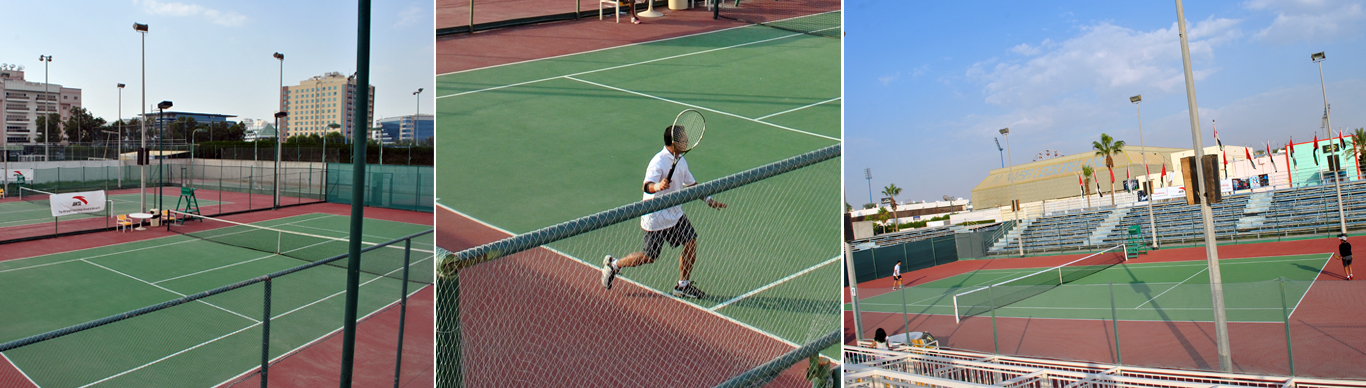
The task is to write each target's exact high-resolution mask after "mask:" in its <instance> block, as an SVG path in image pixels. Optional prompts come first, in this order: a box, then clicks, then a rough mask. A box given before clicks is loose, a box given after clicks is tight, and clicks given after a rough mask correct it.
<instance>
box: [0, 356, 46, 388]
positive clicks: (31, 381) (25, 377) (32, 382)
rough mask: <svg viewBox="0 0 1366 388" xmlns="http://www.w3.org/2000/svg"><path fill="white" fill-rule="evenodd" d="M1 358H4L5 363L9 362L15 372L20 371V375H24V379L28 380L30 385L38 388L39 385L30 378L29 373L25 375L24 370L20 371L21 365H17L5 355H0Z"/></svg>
mask: <svg viewBox="0 0 1366 388" xmlns="http://www.w3.org/2000/svg"><path fill="white" fill-rule="evenodd" d="M0 357H4V358H5V362H8V363H9V364H10V365H11V366H13V367H14V370H17V371H19V374H21V375H24V379H27V380H28V383H29V384H33V386H35V387H37V386H38V383H37V382H34V381H33V378H32V377H28V373H25V372H24V370H23V369H19V365H15V364H14V360H11V359H10V358H9V356H6V355H5V354H4V353H0Z"/></svg>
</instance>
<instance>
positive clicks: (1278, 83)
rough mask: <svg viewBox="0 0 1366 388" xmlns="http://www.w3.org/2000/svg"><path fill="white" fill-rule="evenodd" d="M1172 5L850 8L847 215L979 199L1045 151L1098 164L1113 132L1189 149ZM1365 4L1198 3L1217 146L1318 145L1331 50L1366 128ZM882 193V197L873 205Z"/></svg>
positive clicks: (1343, 101) (1348, 119) (1200, 73)
mask: <svg viewBox="0 0 1366 388" xmlns="http://www.w3.org/2000/svg"><path fill="white" fill-rule="evenodd" d="M1174 3H1175V2H1173V1H1158V2H1069V1H1031V2H1007V1H993V2H904V1H897V0H846V1H845V30H846V31H847V35H846V38H845V41H844V42H845V52H844V54H845V58H844V64H845V81H844V82H845V104H844V107H845V108H844V109H845V119H844V120H845V129H844V131H845V132H844V135H845V143H844V144H845V188H846V192H847V195H848V198H849V199H850V201H849V202H850V203H851V204H853V205H854V206H855V207H858V206H860V205H862V204H864V203H866V202H867V201H868V191H869V190H868V188H867V187H868V182H867V181H866V180H865V179H864V175H863V169H864V168H865V167H871V168H872V173H873V180H872V185H873V191H874V192H880V191H881V190H882V189H881V188H882V187H884V186H886V185H887V184H889V183H895V184H896V185H897V186H899V187H902V188H903V191H902V194H901V196H899V197H898V200H903V201H907V200H938V199H940V197H941V196H943V195H952V196H956V197H963V198H971V191H972V188H973V187H974V186H976V185H977V184H978V183H979V182H981V180H982V179H983V178H985V177H986V176H987V172H988V171H989V170H991V169H995V168H1000V167H1001V159H1000V156H999V155H1000V154H999V153H998V151H997V149H996V145H995V144H994V143H993V142H992V138H993V137H995V138H1000V142H1001V145H1002V146H1003V147H1004V146H1005V145H1006V139H1004V138H1001V135H1000V134H999V133H997V130H999V129H1001V128H1003V127H1010V128H1011V139H1010V147H1011V153H1012V154H1013V159H1014V162H1015V163H1016V164H1021V163H1027V162H1029V161H1030V160H1031V159H1033V158H1034V156H1035V155H1037V154H1039V153H1041V152H1044V151H1045V150H1053V151H1058V152H1060V153H1062V154H1064V155H1074V154H1078V153H1088V152H1090V151H1089V150H1090V145H1091V142H1092V141H1094V140H1098V139H1099V138H1100V133H1102V132H1104V133H1108V134H1110V135H1112V136H1114V137H1116V138H1117V139H1121V140H1125V141H1127V142H1128V143H1129V144H1133V145H1138V144H1139V129H1138V113H1137V112H1136V111H1135V107H1134V106H1133V104H1131V103H1129V96H1132V95H1135V94H1142V95H1143V103H1142V106H1141V108H1142V119H1143V135H1144V138H1145V140H1146V143H1147V144H1148V145H1149V146H1160V147H1182V148H1190V147H1191V145H1192V142H1191V132H1190V122H1189V117H1188V114H1187V111H1188V110H1187V105H1186V92H1185V85H1184V82H1185V79H1184V76H1183V74H1182V65H1181V51H1180V41H1179V37H1178V35H1177V28H1176V7H1175V4H1174ZM1363 3H1366V0H1350V1H1343V0H1305V1H1289V0H1251V1H1242V2H1235V1H1224V2H1198V1H1188V2H1185V4H1184V6H1185V15H1186V19H1187V23H1186V28H1187V29H1188V30H1189V31H1190V45H1191V56H1192V63H1193V69H1194V72H1195V79H1196V80H1195V92H1196V97H1197V102H1198V103H1199V105H1198V107H1199V110H1200V119H1201V129H1202V133H1203V136H1204V139H1205V140H1204V141H1205V144H1206V145H1209V144H1212V142H1213V136H1212V135H1211V128H1210V121H1211V120H1216V121H1217V124H1218V127H1219V137H1220V139H1221V140H1223V141H1224V144H1225V145H1248V146H1257V147H1261V144H1262V143H1263V142H1266V141H1268V140H1269V141H1270V142H1271V143H1272V147H1277V146H1280V145H1282V144H1284V143H1285V142H1287V141H1288V140H1289V138H1290V137H1291V136H1293V137H1294V138H1295V140H1296V141H1297V142H1302V141H1308V140H1312V138H1313V136H1314V133H1315V131H1319V133H1322V131H1321V130H1320V129H1319V127H1320V125H1321V115H1322V113H1323V96H1322V94H1321V89H1320V86H1319V70H1318V67H1317V66H1316V65H1315V64H1314V63H1313V62H1312V61H1311V60H1310V58H1309V56H1310V54H1312V53H1315V52H1319V51H1324V52H1326V54H1327V56H1328V59H1327V60H1326V61H1324V63H1323V72H1324V78H1325V81H1326V83H1327V90H1328V102H1329V103H1331V104H1332V106H1333V109H1332V122H1333V126H1334V127H1341V128H1359V127H1362V126H1366V66H1363V64H1364V63H1366V40H1364V39H1362V38H1363V36H1364V35H1366V28H1364V26H1366V4H1363ZM874 197H880V196H879V195H877V194H874Z"/></svg>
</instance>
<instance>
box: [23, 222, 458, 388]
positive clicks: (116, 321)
mask: <svg viewBox="0 0 1366 388" xmlns="http://www.w3.org/2000/svg"><path fill="white" fill-rule="evenodd" d="M219 224H222V223H220V222H215V221H207V222H200V221H190V222H188V223H186V224H185V225H183V226H174V227H173V228H175V229H179V228H184V229H186V231H183V233H187V234H195V233H209V232H210V229H213V231H212V233H215V234H218V235H224V234H232V233H240V234H242V235H252V236H257V237H260V231H259V230H265V231H266V232H265V234H269V233H271V231H270V230H269V229H261V228H253V227H250V226H242V225H238V224H232V223H226V225H227V227H226V228H219V227H223V226H225V225H219ZM173 230H174V229H173ZM431 233H432V230H430V229H429V230H426V231H422V232H418V233H413V234H410V235H407V236H403V237H399V238H395V239H392V240H390V241H383V242H378V243H375V244H372V245H369V246H368V247H365V248H364V249H363V250H362V257H361V263H362V264H363V266H365V268H366V272H370V273H381V274H383V276H376V275H367V276H362V279H363V284H362V285H361V287H360V288H359V292H360V294H359V295H358V297H359V300H360V301H361V310H360V312H361V316H362V318H358V319H357V321H358V322H360V321H367V320H371V319H374V318H375V317H380V316H382V318H380V319H381V320H386V319H391V318H392V315H397V316H398V318H397V320H398V323H397V324H396V325H393V324H374V325H367V324H364V323H359V324H358V325H357V326H356V327H357V330H362V331H375V332H370V333H365V334H360V333H358V337H366V336H375V337H381V338H391V339H398V341H397V342H389V343H387V344H393V345H395V346H396V348H394V349H371V348H370V347H367V346H364V345H359V344H358V345H357V351H358V352H361V351H372V352H374V353H370V354H388V355H393V356H394V357H395V359H394V361H393V363H392V364H389V365H390V366H389V367H386V368H385V370H392V371H394V373H395V375H394V377H395V378H397V377H398V376H399V375H402V376H405V378H408V379H411V378H412V377H413V376H414V375H421V374H424V373H426V372H424V371H423V370H422V369H417V370H415V369H414V368H413V367H412V365H411V363H408V364H404V363H402V362H401V361H402V360H401V357H402V354H403V352H402V349H403V342H404V340H403V339H404V338H407V339H408V340H409V341H411V340H412V339H413V338H414V335H420V333H416V334H414V333H415V332H409V334H406V337H405V334H404V325H405V323H406V322H405V320H404V317H406V316H407V314H408V312H409V311H408V309H407V303H408V298H409V297H410V296H411V295H412V294H414V293H416V292H417V291H419V290H421V289H423V288H424V287H427V286H428V285H429V284H430V279H431V278H432V274H431V271H432V263H431V262H430V260H432V259H433V253H432V252H431V251H425V250H420V249H414V248H413V244H414V242H415V240H416V241H423V243H422V244H423V245H422V246H427V245H426V244H429V243H430V238H431V237H430V234H431ZM219 237H224V236H219ZM207 239H208V240H210V241H222V239H214V238H207ZM324 240H326V241H323V240H319V241H315V245H313V246H310V247H308V248H306V249H308V250H311V251H316V252H318V254H317V255H316V256H315V257H316V258H317V259H318V260H316V261H312V262H308V263H304V264H301V265H298V266H294V267H291V268H288V269H284V270H279V271H276V272H272V273H270V274H266V275H262V276H257V277H254V278H251V279H248V280H243V281H240V282H236V283H232V284H228V285H225V286H221V287H217V288H213V289H209V290H206V291H202V292H198V293H194V294H190V295H185V296H182V297H180V298H176V299H172V300H168V301H166V302H162V303H158V304H154V305H150V306H147V307H143V308H139V309H136V310H132V311H127V312H123V313H118V314H114V315H110V316H107V317H104V318H100V319H96V320H92V321H88V322H84V323H79V324H74V325H71V326H68V327H65V328H61V329H57V330H51V331H47V332H42V333H35V334H32V335H29V336H26V337H23V338H18V339H12V340H9V341H8V342H5V343H0V352H2V353H3V355H4V356H5V358H6V359H7V360H8V361H10V362H12V363H13V365H14V366H15V367H16V368H18V370H17V371H15V370H10V371H9V372H0V386H4V387H23V386H54V387H55V386H62V387H77V386H91V385H108V386H143V387H171V386H220V387H221V386H234V385H238V384H242V383H243V382H247V381H249V380H250V381H251V382H250V383H248V384H251V385H252V386H255V385H257V384H258V383H257V382H258V381H259V386H262V387H265V386H267V384H266V383H267V382H269V381H270V379H268V378H267V377H268V376H269V374H270V371H271V369H270V368H271V367H272V366H273V365H276V364H278V363H280V362H282V361H283V360H285V359H287V358H289V357H292V356H295V355H298V354H300V353H301V352H311V354H310V357H317V356H319V353H320V352H321V353H326V354H322V357H323V358H324V359H328V358H336V359H339V355H338V354H332V353H330V352H333V351H336V352H338V353H339V352H340V351H339V350H330V348H328V347H327V346H321V347H318V348H315V349H309V348H310V347H311V346H312V345H314V344H317V343H320V342H322V341H324V340H327V339H330V338H334V337H339V336H340V334H341V327H342V326H343V325H342V323H343V322H340V319H338V317H340V316H341V315H342V314H341V313H342V299H344V298H345V278H346V273H345V272H346V271H344V270H338V269H337V268H335V266H336V265H337V263H342V265H344V263H345V261H342V260H344V259H346V258H347V257H348V254H347V253H346V249H345V247H344V246H342V245H341V244H340V243H336V242H335V239H324ZM329 241H330V242H329ZM316 243H322V244H316ZM283 248H284V246H282V247H281V249H283ZM339 248H340V251H338V249H339ZM199 249H203V247H200V248H199ZM291 249H293V248H291ZM268 250H274V249H268ZM337 252H340V254H338V253H337ZM323 255H327V257H321V256H323ZM271 256H273V254H267V255H265V256H263V257H262V259H264V258H268V257H271ZM181 259H185V260H193V259H196V258H192V257H183V258H181ZM258 260H259V259H258ZM252 261H255V260H252ZM91 297H112V296H91ZM395 310H397V311H396V312H395ZM19 316H22V314H21V315H19ZM382 346H387V345H382ZM402 365H408V368H404V367H402ZM336 367H337V369H334V371H336V372H335V373H336V375H340V372H339V371H340V370H341V369H340V368H341V365H339V364H338V365H336ZM277 379H278V378H277ZM277 381H278V380H277Z"/></svg>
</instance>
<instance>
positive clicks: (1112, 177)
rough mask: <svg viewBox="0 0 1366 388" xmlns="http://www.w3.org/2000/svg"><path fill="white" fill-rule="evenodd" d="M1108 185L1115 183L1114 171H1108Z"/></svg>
mask: <svg viewBox="0 0 1366 388" xmlns="http://www.w3.org/2000/svg"><path fill="white" fill-rule="evenodd" d="M1110 183H1115V170H1113V169H1112V170H1110Z"/></svg>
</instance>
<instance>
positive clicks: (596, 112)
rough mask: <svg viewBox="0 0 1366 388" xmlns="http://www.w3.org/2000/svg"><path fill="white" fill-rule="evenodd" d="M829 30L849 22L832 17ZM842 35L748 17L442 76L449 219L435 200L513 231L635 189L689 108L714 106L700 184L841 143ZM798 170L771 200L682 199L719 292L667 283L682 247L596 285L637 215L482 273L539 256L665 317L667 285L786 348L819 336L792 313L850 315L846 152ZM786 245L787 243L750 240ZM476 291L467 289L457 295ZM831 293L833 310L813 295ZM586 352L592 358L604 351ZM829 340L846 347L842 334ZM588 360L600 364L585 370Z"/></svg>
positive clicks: (701, 262)
mask: <svg viewBox="0 0 1366 388" xmlns="http://www.w3.org/2000/svg"><path fill="white" fill-rule="evenodd" d="M832 15H833V16H834V18H835V20H837V18H838V12H833V13H825V14H821V15H816V16H812V17H820V18H826V19H828V18H830V17H831V16H832ZM835 23H837V21H835ZM832 28H834V29H836V30H838V25H837V24H834V25H833V26H832ZM839 49H840V41H839V40H838V39H832V38H830V37H821V36H817V35H811V34H802V33H794V32H790V31H785V30H781V29H776V28H769V27H764V26H745V27H738V28H731V29H725V30H719V31H713V32H708V33H701V34H696V35H690V36H684V37H679V38H672V39H666V40H661V41H654V42H648V43H641V44H633V45H626V46H620V47H615V48H610V49H603V50H597V51H591V52H585V53H579V54H573V55H567V56H558V57H552V58H545V59H539V60H534V61H528V62H520V63H513V64H508V65H501V66H494V67H487V68H481V69H476V70H470V71H462V72H456V73H450V74H444V75H440V76H438V77H437V81H436V82H437V89H438V92H437V115H438V119H437V122H438V127H437V131H438V132H439V133H438V135H437V142H438V149H441V150H442V152H444V156H443V157H440V158H438V161H437V169H438V170H439V171H442V176H441V177H439V178H438V182H437V191H436V192H437V195H436V196H437V203H438V207H440V208H441V209H439V210H438V211H437V212H438V219H440V218H441V217H442V216H441V213H446V214H453V215H455V216H457V217H460V218H465V219H469V220H473V221H476V222H479V223H482V224H483V225H484V226H486V227H488V228H491V229H495V230H497V231H499V232H502V233H505V235H512V234H521V233H527V232H530V231H533V230H536V229H539V228H543V227H546V226H550V225H554V224H557V223H561V222H566V221H570V220H574V219H576V218H579V217H583V216H587V215H589V214H593V213H596V212H600V211H604V210H608V209H612V208H615V207H618V206H622V205H626V204H630V203H634V202H637V201H640V200H641V194H640V182H641V178H642V176H643V171H644V167H645V165H646V164H647V162H648V161H649V160H650V158H651V157H652V156H653V155H654V154H656V153H658V152H659V150H660V149H661V148H662V142H661V133H662V132H663V129H664V128H665V127H666V126H668V125H670V124H672V122H673V120H674V118H675V116H677V115H678V114H679V112H680V111H683V110H685V109H695V110H698V111H700V112H701V113H702V114H703V115H705V116H706V127H707V132H706V136H705V139H704V140H703V142H702V144H701V145H700V146H699V147H698V148H697V149H696V150H694V151H691V152H690V153H689V154H688V155H687V160H688V162H689V166H690V168H691V171H692V173H693V175H694V176H695V177H696V178H697V180H698V181H699V182H705V181H709V180H713V179H717V178H720V177H723V176H727V175H730V174H734V173H738V172H741V171H745V170H748V169H752V168H755V167H759V166H763V165H765V164H769V163H773V162H776V161H780V160H783V159H787V158H790V157H793V156H797V155H801V154H804V153H807V152H810V151H813V150H817V149H820V148H823V147H827V146H830V145H833V144H838V143H839V137H840V104H841V100H840V98H839V95H840V75H839V74H840V72H839V71H840V70H839V69H840V60H839ZM804 170H807V171H803V173H802V174H798V175H800V176H799V177H793V178H787V179H783V177H781V176H780V177H777V178H779V179H774V182H769V183H770V184H773V185H775V186H776V187H782V189H781V192H777V193H772V195H769V196H767V197H765V196H763V195H730V196H727V195H725V194H724V193H723V194H720V195H717V196H716V199H717V200H719V201H722V202H726V203H728V204H729V205H730V207H729V208H727V209H725V210H722V211H715V210H712V209H709V208H707V207H706V206H705V205H703V204H700V203H696V204H686V205H684V209H685V212H686V213H687V214H688V217H689V219H691V220H692V222H693V224H694V225H695V227H696V228H697V229H698V233H699V235H700V236H701V237H700V238H699V244H698V249H699V252H698V261H697V263H698V264H697V267H696V268H695V269H694V272H693V276H692V279H693V280H694V281H696V282H698V283H699V284H701V287H703V288H704V289H705V291H706V292H707V294H708V297H707V298H704V299H688V300H683V299H676V298H674V297H673V296H671V295H670V290H671V289H672V288H673V286H674V284H675V282H676V281H677V279H678V272H679V268H678V262H677V256H678V254H679V253H678V252H679V250H677V249H673V248H666V249H665V250H664V253H663V254H662V255H661V258H660V259H659V262H657V263H654V264H650V265H644V266H640V267H634V268H630V269H629V270H627V271H624V272H623V273H622V277H623V278H624V279H619V280H618V281H619V282H620V283H627V285H625V286H622V287H628V288H627V289H626V290H624V291H618V290H616V289H614V290H612V291H610V293H609V291H607V290H603V289H602V286H601V284H599V279H598V277H597V275H596V274H597V269H598V268H599V267H601V262H602V258H603V256H604V255H605V254H613V255H617V256H625V255H626V254H627V253H630V252H632V251H636V250H639V249H640V233H641V232H640V228H639V225H638V222H635V221H630V222H623V223H621V224H618V225H613V226H611V227H608V228H607V229H605V230H603V231H601V232H594V233H593V235H592V236H585V237H583V238H580V239H578V241H565V242H558V243H552V244H550V245H549V246H548V248H551V249H552V250H553V251H554V255H553V256H554V257H556V258H547V259H542V260H539V261H529V260H511V259H509V260H507V261H508V262H509V263H507V264H506V265H499V264H498V263H499V262H495V263H490V264H491V265H490V269H489V270H487V271H488V273H489V275H488V276H501V277H504V278H505V279H503V280H505V281H507V282H513V283H516V282H515V281H513V280H512V279H521V278H522V277H520V276H518V277H510V276H511V275H509V274H510V273H513V272H517V271H525V270H528V269H527V268H526V267H524V266H528V265H529V266H537V267H538V268H533V269H530V270H534V271H551V272H553V274H552V276H549V278H551V279H555V280H558V279H561V278H564V281H565V282H567V287H570V288H573V289H574V290H573V292H582V293H585V297H588V298H591V299H593V300H606V302H605V305H606V306H617V307H603V306H598V305H593V306H589V307H590V308H598V307H601V308H602V309H604V310H606V311H609V312H608V314H609V315H622V311H634V310H637V307H635V306H637V305H640V306H641V307H639V308H640V309H646V310H650V309H653V310H657V311H661V312H660V313H658V315H660V316H663V315H666V313H664V312H663V311H673V310H672V309H673V308H674V307H673V306H674V305H667V306H653V305H652V304H660V303H673V302H667V301H666V302H660V301H657V300H653V299H655V298H658V297H661V296H663V297H665V298H664V299H673V300H677V301H681V302H683V303H686V305H687V306H688V307H687V308H686V309H688V310H690V311H692V312H701V313H702V314H700V315H703V316H706V317H711V318H718V320H719V321H724V322H727V323H726V325H730V327H731V328H739V329H740V330H744V331H747V332H750V333H758V334H759V336H761V337H766V338H767V340H768V341H773V342H776V343H779V344H780V345H781V346H784V347H787V348H788V349H791V348H793V347H796V346H797V345H800V344H802V343H805V342H807V341H808V340H810V339H811V338H812V337H813V336H815V335H819V334H824V333H810V332H807V331H809V328H808V329H801V328H799V327H803V328H804V327H808V325H800V324H794V322H812V321H813V320H819V319H822V318H820V317H826V318H829V320H831V321H832V324H833V325H838V322H834V321H837V319H838V318H837V317H836V318H830V317H832V316H833V314H835V313H837V312H838V301H837V300H836V299H834V298H833V292H832V291H833V290H837V289H838V287H839V285H838V274H839V266H838V263H839V262H840V261H839V259H838V256H839V246H838V244H836V243H835V241H836V240H835V239H836V238H837V237H835V236H838V235H839V233H840V231H839V224H838V218H837V217H838V214H839V203H840V200H839V198H840V191H839V189H838V187H839V183H838V179H839V166H838V161H837V160H835V161H833V162H826V163H822V164H820V165H816V166H812V167H808V168H806V169H804ZM766 215H778V216H772V217H770V219H771V220H774V221H777V220H783V219H801V220H805V221H803V222H796V223H788V222H773V223H771V224H766V223H765V222H764V220H765V216H766ZM784 215H785V216H787V217H784ZM792 217H795V218H792ZM728 237H729V238H728ZM586 240H592V241H586ZM774 241H778V242H784V243H785V248H790V249H784V250H783V251H781V252H777V251H769V250H765V249H756V247H762V246H765V245H767V244H769V243H772V242H774ZM438 244H441V242H440V241H438ZM792 251H797V252H800V253H799V254H792V253H791V252H792ZM513 262H517V264H520V266H517V265H516V264H513ZM504 267H506V268H504ZM517 268H520V269H517ZM472 269H473V270H480V267H475V268H472ZM565 274H573V276H572V277H571V276H568V275H565ZM471 277H473V275H469V276H467V277H465V279H471ZM529 280H530V279H529ZM538 280H542V281H545V280H549V279H546V278H539V279H538ZM474 281H475V280H473V279H471V280H467V281H466V282H465V284H462V285H461V288H462V290H464V289H466V288H470V289H473V288H474V287H473V286H472V284H473V283H471V282H474ZM479 284H481V285H482V284H484V283H483V282H480V283H479ZM637 285H638V286H639V287H640V288H639V289H637V288H635V287H636V286H637ZM487 287H502V288H508V289H517V288H518V287H521V288H522V289H523V291H525V292H528V293H530V292H532V291H533V290H538V289H540V288H539V287H537V286H530V285H526V284H509V285H501V286H499V285H492V284H490V285H487ZM528 287H530V288H528ZM542 287H547V288H553V287H548V286H542ZM634 290H639V291H634ZM475 292H476V291H462V298H466V297H467V296H472V295H474V294H473V293H475ZM547 292H555V291H553V290H550V291H547ZM623 295H625V296H623ZM618 297H621V298H626V299H625V300H616V298H618ZM642 301H644V302H642ZM823 301H828V303H825V304H824V306H828V308H821V307H813V306H820V305H822V304H821V303H823ZM507 302H508V303H505V305H508V306H510V305H512V304H515V303H512V301H507ZM529 303H532V304H544V303H551V302H529ZM651 306H653V307H651ZM490 308H492V307H490ZM474 310H479V307H477V306H469V305H462V310H461V314H462V315H465V314H472V313H471V311H474ZM613 310H615V312H612V311H613ZM479 311H482V310H479ZM555 311H558V310H555ZM542 313H544V311H542ZM565 314H573V315H579V314H584V315H587V314H589V313H588V312H587V311H568V312H565ZM642 314H649V313H642ZM668 314H689V316H693V315H696V314H691V313H687V312H676V313H668ZM711 318H698V319H711ZM523 319H525V320H527V321H529V323H525V325H529V326H540V325H542V324H548V323H547V322H543V321H544V320H545V319H547V317H542V318H531V317H527V318H523ZM571 319H573V318H571ZM590 319H593V318H588V317H585V318H583V320H585V321H587V320H590ZM509 324H515V323H511V322H510V323H509ZM683 325H686V324H683ZM835 327H838V326H832V327H831V328H835ZM471 330H477V328H475V329H471ZM561 330H567V329H561ZM717 330H718V331H720V330H725V329H717ZM558 331H559V330H557V332H558ZM646 331H648V330H646ZM682 331H689V330H682ZM713 334H714V333H713ZM466 335H467V337H465V338H475V337H476V336H475V334H474V333H473V332H466ZM708 336H710V335H708ZM571 337H572V335H571ZM737 338H738V337H737ZM656 341H663V342H667V341H668V340H656ZM731 341H735V342H736V343H737V344H738V343H740V342H742V341H738V340H731ZM647 342H648V341H647ZM663 342H661V343H663ZM637 345H639V343H637ZM573 346H576V347H578V346H600V345H599V344H594V345H589V344H581V345H573ZM640 346H644V345H640ZM684 346H687V347H688V348H690V349H691V348H695V347H706V346H711V345H706V344H699V343H693V344H684ZM646 347H651V346H646ZM578 349H579V350H580V351H582V352H584V354H582V357H589V358H591V357H594V356H595V353H596V352H587V351H585V350H584V349H582V348H581V347H579V348H578ZM675 353H677V352H675ZM755 353H757V352H755ZM826 354H827V355H829V356H831V357H835V358H838V352H837V349H835V348H831V349H829V350H828V351H827V352H826ZM685 357H686V356H685ZM732 357H733V356H732ZM725 359H726V358H717V360H725ZM481 360H482V358H481ZM476 361H478V360H476ZM690 362H695V361H690ZM727 366H728V367H733V366H734V365H727ZM466 368H467V370H470V369H469V368H471V367H470V366H468V365H467V366H466ZM586 373H593V372H592V371H591V370H589V371H581V372H580V374H586ZM542 378H543V377H542ZM679 378H681V379H685V380H687V381H696V379H695V378H694V377H690V376H682V377H679ZM673 381H684V380H673ZM711 383H712V384H714V383H716V382H711ZM603 384H607V385H611V383H603ZM685 384H686V383H685Z"/></svg>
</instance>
